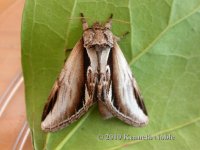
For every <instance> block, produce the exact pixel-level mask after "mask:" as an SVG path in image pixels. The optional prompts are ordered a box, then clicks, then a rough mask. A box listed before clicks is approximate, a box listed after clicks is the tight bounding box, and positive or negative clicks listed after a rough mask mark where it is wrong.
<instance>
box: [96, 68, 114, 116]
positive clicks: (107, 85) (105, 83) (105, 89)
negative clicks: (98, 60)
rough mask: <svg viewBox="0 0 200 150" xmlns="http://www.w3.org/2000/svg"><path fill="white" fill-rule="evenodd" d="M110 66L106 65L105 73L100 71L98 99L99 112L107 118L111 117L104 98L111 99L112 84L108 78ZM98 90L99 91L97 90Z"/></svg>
mask: <svg viewBox="0 0 200 150" xmlns="http://www.w3.org/2000/svg"><path fill="white" fill-rule="evenodd" d="M110 77H111V74H110V67H109V66H106V73H105V74H103V73H102V78H101V83H102V90H101V99H100V100H99V101H98V107H99V112H100V114H101V116H102V117H103V118H104V119H109V118H111V117H113V115H112V113H111V112H110V111H109V110H108V108H107V107H106V105H105V101H106V99H111V97H112V85H111V80H110ZM99 92H100V91H99Z"/></svg>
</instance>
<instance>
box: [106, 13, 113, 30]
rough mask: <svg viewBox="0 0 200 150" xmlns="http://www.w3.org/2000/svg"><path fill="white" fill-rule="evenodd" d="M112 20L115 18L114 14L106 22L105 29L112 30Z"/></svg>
mask: <svg viewBox="0 0 200 150" xmlns="http://www.w3.org/2000/svg"><path fill="white" fill-rule="evenodd" d="M112 18H113V14H111V15H110V17H109V18H108V21H107V22H106V24H105V27H106V28H107V29H111V26H112Z"/></svg>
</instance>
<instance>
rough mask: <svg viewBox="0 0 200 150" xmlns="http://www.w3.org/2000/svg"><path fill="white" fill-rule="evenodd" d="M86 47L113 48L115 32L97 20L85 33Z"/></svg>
mask: <svg viewBox="0 0 200 150" xmlns="http://www.w3.org/2000/svg"><path fill="white" fill-rule="evenodd" d="M83 40H84V47H85V48H90V49H91V48H93V49H96V50H98V49H99V48H107V47H108V48H109V47H110V48H111V47H113V34H112V32H111V31H110V29H109V28H107V27H106V26H105V25H102V24H100V23H99V22H95V23H94V24H93V26H92V27H91V28H88V29H86V30H85V31H84V33H83Z"/></svg>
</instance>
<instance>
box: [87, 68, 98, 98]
mask: <svg viewBox="0 0 200 150" xmlns="http://www.w3.org/2000/svg"><path fill="white" fill-rule="evenodd" d="M96 74H97V73H94V71H93V70H92V67H91V66H89V67H88V69H87V88H88V93H89V96H90V97H91V99H93V98H94V93H95V85H96V82H97V75H96Z"/></svg>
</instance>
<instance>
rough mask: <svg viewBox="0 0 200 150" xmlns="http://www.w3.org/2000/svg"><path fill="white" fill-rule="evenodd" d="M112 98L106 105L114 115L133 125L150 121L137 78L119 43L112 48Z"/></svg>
mask: <svg viewBox="0 0 200 150" xmlns="http://www.w3.org/2000/svg"><path fill="white" fill-rule="evenodd" d="M111 65H112V90H113V91H112V98H108V99H107V101H106V106H107V107H108V109H109V110H110V111H111V112H112V114H113V115H114V116H116V117H117V118H119V119H120V120H122V121H124V122H125V123H127V124H130V125H132V126H136V127H140V126H144V125H146V124H147V123H148V116H147V111H146V108H145V105H144V102H143V99H142V97H141V95H140V91H139V89H138V86H137V83H136V80H135V78H134V77H133V76H132V72H131V70H130V68H129V65H128V63H127V61H126V59H125V57H124V55H123V53H122V52H121V49H120V47H119V45H118V44H117V43H115V44H114V47H113V49H112V64H111Z"/></svg>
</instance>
